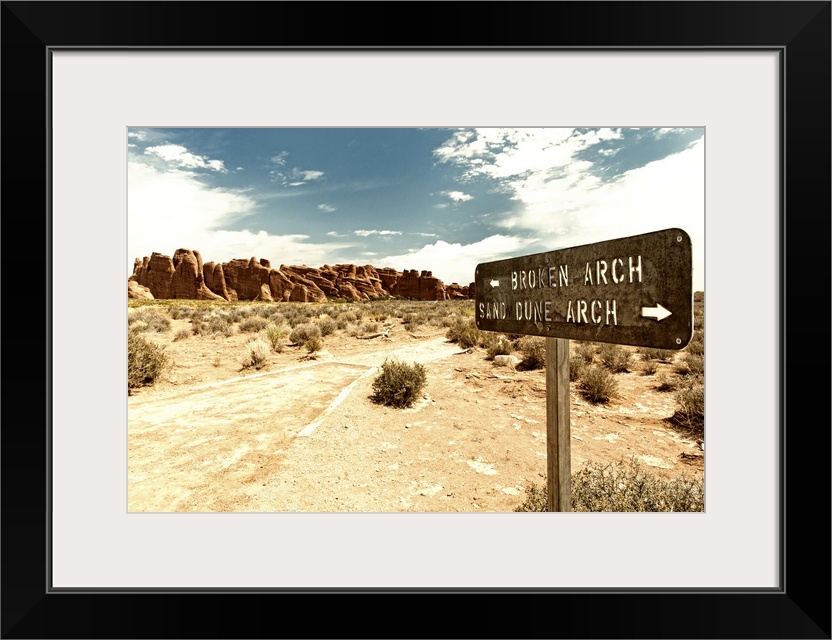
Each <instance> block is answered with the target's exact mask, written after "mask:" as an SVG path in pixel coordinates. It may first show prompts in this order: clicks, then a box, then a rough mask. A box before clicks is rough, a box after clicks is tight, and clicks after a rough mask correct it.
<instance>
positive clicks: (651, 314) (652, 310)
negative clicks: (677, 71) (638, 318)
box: [641, 304, 672, 320]
mask: <svg viewBox="0 0 832 640" xmlns="http://www.w3.org/2000/svg"><path fill="white" fill-rule="evenodd" d="M671 314H672V312H671V311H668V310H667V309H665V308H664V307H663V306H662V305H660V304H656V306H655V307H642V308H641V315H642V317H644V318H655V319H656V320H664V319H665V318H666V317H667V316H669V315H671Z"/></svg>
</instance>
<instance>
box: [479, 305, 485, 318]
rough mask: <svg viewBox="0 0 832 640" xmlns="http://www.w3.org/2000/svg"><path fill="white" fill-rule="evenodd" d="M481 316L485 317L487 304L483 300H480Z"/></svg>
mask: <svg viewBox="0 0 832 640" xmlns="http://www.w3.org/2000/svg"><path fill="white" fill-rule="evenodd" d="M479 317H480V318H484V317H485V305H484V304H483V303H482V302H480V304H479Z"/></svg>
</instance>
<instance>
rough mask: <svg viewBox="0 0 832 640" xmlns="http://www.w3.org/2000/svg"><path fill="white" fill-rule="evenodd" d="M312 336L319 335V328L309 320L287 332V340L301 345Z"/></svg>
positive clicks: (318, 336)
mask: <svg viewBox="0 0 832 640" xmlns="http://www.w3.org/2000/svg"><path fill="white" fill-rule="evenodd" d="M313 336H315V337H316V338H320V337H321V328H320V327H319V326H318V325H317V324H314V323H311V322H308V323H305V324H298V325H296V326H295V328H294V329H292V332H291V333H290V334H289V342H291V343H292V344H296V345H303V344H306V341H307V340H309V338H311V337H313Z"/></svg>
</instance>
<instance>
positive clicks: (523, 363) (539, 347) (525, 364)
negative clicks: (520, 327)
mask: <svg viewBox="0 0 832 640" xmlns="http://www.w3.org/2000/svg"><path fill="white" fill-rule="evenodd" d="M517 350H518V351H519V352H520V353H521V354H523V357H522V358H521V359H520V364H519V365H517V368H518V369H521V370H524V371H531V370H534V369H543V368H544V367H545V366H546V338H540V337H538V336H521V337H520V339H519V340H518V341H517Z"/></svg>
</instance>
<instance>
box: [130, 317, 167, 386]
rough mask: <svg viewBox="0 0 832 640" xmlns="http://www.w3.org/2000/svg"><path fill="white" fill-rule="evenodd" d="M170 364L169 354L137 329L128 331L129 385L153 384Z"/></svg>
mask: <svg viewBox="0 0 832 640" xmlns="http://www.w3.org/2000/svg"><path fill="white" fill-rule="evenodd" d="M167 366H168V356H167V354H166V353H165V351H164V348H163V347H159V346H157V345H155V344H153V343H152V342H150V341H149V340H147V339H146V338H144V337H143V336H141V335H139V334H138V333H137V332H136V331H129V332H128V333H127V387H128V388H131V389H132V388H135V387H141V386H145V385H150V384H153V383H154V382H155V381H156V379H157V378H158V377H159V376H160V375H161V374H162V372H163V371H164V370H165V369H166V367H167Z"/></svg>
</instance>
